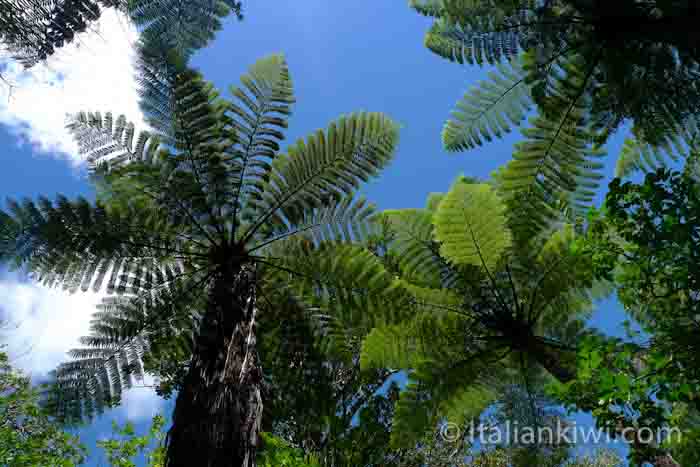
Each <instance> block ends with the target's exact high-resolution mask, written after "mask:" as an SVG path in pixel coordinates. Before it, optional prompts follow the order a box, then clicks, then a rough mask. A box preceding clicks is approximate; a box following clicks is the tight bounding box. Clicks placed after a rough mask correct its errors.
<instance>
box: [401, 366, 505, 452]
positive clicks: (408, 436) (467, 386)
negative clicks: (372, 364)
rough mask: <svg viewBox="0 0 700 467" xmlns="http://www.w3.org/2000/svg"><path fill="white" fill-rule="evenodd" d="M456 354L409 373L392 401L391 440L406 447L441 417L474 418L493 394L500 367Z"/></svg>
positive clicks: (444, 418) (459, 421)
mask: <svg viewBox="0 0 700 467" xmlns="http://www.w3.org/2000/svg"><path fill="white" fill-rule="evenodd" d="M500 365H502V363H500V362H491V366H489V367H486V366H485V365H483V364H478V363H477V364H474V362H473V361H472V360H471V359H466V360H465V359H463V358H459V359H457V360H451V361H450V362H444V361H443V362H432V361H431V362H425V363H424V364H423V365H422V366H421V367H420V368H419V369H418V370H416V371H413V372H411V373H409V379H410V383H409V385H408V387H407V388H406V389H405V390H404V391H402V392H401V394H400V396H399V400H398V401H397V403H396V412H395V415H394V424H393V429H392V437H391V443H392V446H393V447H395V448H401V447H408V446H412V445H414V443H415V442H417V441H418V440H420V439H421V438H422V437H423V436H424V435H425V433H426V432H427V431H433V430H434V429H435V427H436V426H437V425H438V424H439V423H440V422H441V421H445V420H447V421H450V422H454V423H458V424H460V425H461V424H463V423H464V422H465V421H468V420H472V419H478V417H479V416H480V415H481V414H482V412H483V411H484V410H486V409H487V408H488V407H489V406H490V405H491V404H492V403H493V402H494V401H495V400H496V398H497V392H494V391H493V389H490V387H494V386H495V384H494V381H496V380H497V378H498V375H499V373H500V372H501V371H502V368H501V366H500Z"/></svg>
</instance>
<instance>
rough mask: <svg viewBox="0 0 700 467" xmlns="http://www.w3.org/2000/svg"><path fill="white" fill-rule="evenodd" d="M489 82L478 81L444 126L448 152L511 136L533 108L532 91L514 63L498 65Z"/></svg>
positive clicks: (444, 138) (520, 68)
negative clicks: (511, 132) (507, 135)
mask: <svg viewBox="0 0 700 467" xmlns="http://www.w3.org/2000/svg"><path fill="white" fill-rule="evenodd" d="M497 70H498V71H493V72H490V73H489V80H487V81H481V82H479V83H478V84H477V85H476V86H475V87H474V88H472V89H471V90H470V91H469V92H467V93H466V94H465V95H464V97H463V98H462V99H461V100H460V101H459V102H458V103H457V107H456V109H455V110H454V111H453V112H452V118H451V119H450V120H448V122H447V123H446V124H445V128H444V129H443V131H442V141H443V144H444V146H445V148H446V149H447V150H448V151H464V150H467V149H474V148H475V147H477V146H481V145H482V144H483V142H484V140H486V141H491V140H492V139H493V138H494V137H496V138H500V137H502V136H503V135H504V134H507V133H510V131H511V126H519V125H520V124H521V123H522V122H523V120H524V119H525V115H526V114H527V113H528V111H529V110H530V109H531V108H532V98H531V97H530V89H529V86H528V84H527V82H526V80H525V70H524V69H523V67H522V65H521V64H520V63H519V62H518V61H516V60H513V61H511V62H509V63H508V64H499V65H498V68H497Z"/></svg>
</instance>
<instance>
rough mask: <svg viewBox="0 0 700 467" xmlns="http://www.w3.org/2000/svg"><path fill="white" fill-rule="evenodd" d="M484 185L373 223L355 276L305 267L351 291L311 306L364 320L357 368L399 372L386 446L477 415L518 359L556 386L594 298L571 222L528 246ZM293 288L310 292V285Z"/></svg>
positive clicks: (566, 373) (463, 183) (342, 319)
mask: <svg viewBox="0 0 700 467" xmlns="http://www.w3.org/2000/svg"><path fill="white" fill-rule="evenodd" d="M494 185H495V186H492V185H488V184H479V183H475V182H474V181H473V180H468V179H465V178H461V179H460V180H459V181H458V182H457V183H456V184H455V186H454V187H453V188H452V190H451V191H450V192H449V193H448V194H446V195H437V194H436V195H432V196H431V199H430V200H429V202H428V208H427V209H423V210H421V209H408V210H401V211H397V210H392V211H387V212H386V213H382V214H381V215H380V216H377V217H376V218H375V227H376V228H378V229H382V232H384V233H383V235H384V236H385V239H384V241H385V242H384V244H383V246H382V248H381V250H379V251H377V252H376V254H378V255H379V258H386V261H384V262H380V261H378V260H376V259H372V257H366V258H364V259H362V256H363V255H362V254H361V253H358V254H357V256H356V258H357V259H356V262H355V263H354V264H355V265H356V266H355V267H354V268H347V266H348V264H349V263H348V262H346V261H343V260H330V261H329V263H328V264H322V263H316V264H315V265H314V267H313V268H309V271H310V273H311V271H312V270H313V271H314V273H315V274H320V275H327V276H334V277H336V278H341V277H347V278H348V280H349V282H348V285H349V284H352V286H351V287H352V292H351V293H349V294H348V292H345V291H344V292H342V293H338V292H337V291H335V290H334V291H332V292H330V291H329V292H328V297H332V298H333V299H332V300H331V299H330V298H327V299H325V300H321V301H318V302H315V303H317V304H318V307H319V308H320V309H321V310H323V311H324V312H327V313H328V314H329V315H330V316H332V317H333V318H334V319H335V320H336V321H337V322H338V323H339V325H338V327H340V328H341V329H342V328H343V327H344V326H345V323H353V322H352V321H350V319H349V318H348V317H354V316H356V314H358V313H360V312H364V313H365V316H367V318H365V323H366V324H364V327H362V326H360V328H359V329H360V331H359V333H360V334H359V335H361V336H366V337H364V339H363V344H362V353H361V358H360V361H361V364H362V367H363V368H364V369H367V370H369V369H379V368H389V369H394V370H396V369H401V370H406V371H408V372H409V379H410V383H409V386H408V388H407V389H406V390H405V391H403V392H402V393H401V395H400V397H399V401H398V403H397V406H396V414H395V419H394V427H395V430H393V431H392V446H393V447H396V448H398V447H402V448H405V447H407V446H410V445H411V443H413V442H415V441H416V440H417V439H418V438H420V436H422V435H423V434H424V433H425V430H426V429H427V428H429V427H431V426H435V424H436V423H438V421H439V420H441V419H444V418H445V417H447V418H448V419H449V420H452V421H454V422H455V423H463V422H465V421H467V420H469V419H471V418H473V417H478V416H479V414H480V413H481V412H482V411H483V410H484V408H485V407H487V406H489V405H490V404H491V403H493V402H494V401H495V399H497V397H498V394H499V393H500V391H502V390H503V388H504V385H505V384H506V383H507V382H508V381H511V380H512V378H513V377H514V375H515V374H517V372H518V369H519V368H520V367H521V364H522V362H521V361H519V359H518V358H517V356H523V357H526V358H525V360H526V361H530V359H532V360H533V361H535V362H537V363H538V364H539V365H541V366H544V367H545V368H546V369H547V370H549V371H550V372H551V373H553V374H554V376H556V377H557V378H563V379H567V380H568V379H570V378H571V377H572V375H573V374H574V370H575V360H574V359H573V355H574V354H573V351H572V350H573V345H575V343H576V341H577V339H578V338H579V336H580V335H581V332H582V329H583V320H584V319H585V318H586V317H587V316H588V315H589V313H590V310H591V300H592V299H593V297H594V296H595V295H594V292H593V285H594V282H593V276H592V272H591V263H590V259H589V258H588V257H587V256H586V255H585V254H583V252H582V250H581V249H577V248H576V246H575V245H576V243H575V240H576V239H577V233H576V231H575V229H574V228H573V227H572V226H565V227H564V228H563V230H561V231H555V233H553V234H549V235H544V234H543V235H540V236H539V237H534V238H523V235H524V234H523V231H522V230H515V231H512V232H511V231H509V230H508V228H507V220H508V218H509V216H510V215H511V214H512V213H511V212H510V211H509V210H508V206H507V205H506V206H504V205H503V204H502V203H501V202H500V201H499V199H498V195H497V191H496V189H497V187H498V182H496V183H495V184H494ZM470 222H474V224H473V225H472V224H470ZM469 227H472V233H474V234H475V235H473V236H472V235H470V234H469V232H470V231H469ZM518 245H524V246H523V247H521V248H518ZM482 250H483V251H482ZM465 252H466V253H465ZM448 254H449V256H448ZM480 254H481V256H483V259H484V261H482V258H480ZM457 255H461V256H457ZM455 256H456V257H455ZM466 257H469V258H471V260H469V261H466V260H461V259H460V258H466ZM394 259H396V260H394ZM361 265H364V266H363V267H360V266H361ZM370 265H371V266H370ZM363 268H367V270H368V271H369V270H371V271H372V273H371V274H370V273H364V272H362V271H363ZM382 271H383V272H382ZM370 277H373V278H377V279H373V280H367V278H370ZM336 280H338V279H336ZM303 292H304V293H305V294H307V295H315V296H318V294H317V293H316V292H317V290H315V289H312V288H311V287H310V286H309V287H308V288H307V289H306V290H305V291H303ZM339 297H342V298H339ZM341 300H342V304H343V306H342V307H341V308H339V309H338V308H335V307H334V305H335V303H341ZM377 304H379V305H381V306H378V305H377ZM347 329H358V328H357V327H356V325H355V324H348V327H347ZM528 336H529V337H528Z"/></svg>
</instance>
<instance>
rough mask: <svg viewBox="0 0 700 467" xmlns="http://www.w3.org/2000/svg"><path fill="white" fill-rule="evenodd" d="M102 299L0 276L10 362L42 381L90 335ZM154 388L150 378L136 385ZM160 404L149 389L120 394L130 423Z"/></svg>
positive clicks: (0, 313)
mask: <svg viewBox="0 0 700 467" xmlns="http://www.w3.org/2000/svg"><path fill="white" fill-rule="evenodd" d="M102 296H103V295H102V294H96V293H91V292H87V293H81V292H78V293H75V294H69V293H67V292H64V291H63V290H61V289H59V288H49V287H45V286H43V285H39V284H36V283H33V282H24V281H21V280H19V278H18V276H16V275H11V274H10V275H3V276H2V277H0V297H1V298H2V300H1V301H0V320H7V321H8V323H9V324H8V326H7V327H6V329H4V330H2V335H3V336H2V337H3V339H2V340H3V341H5V342H7V345H8V349H7V350H8V353H9V355H10V358H11V360H12V364H13V365H14V366H15V367H17V368H20V369H22V370H23V371H25V372H26V373H27V374H29V375H31V376H33V377H35V378H40V379H41V378H44V377H45V376H46V375H47V374H48V372H50V371H51V370H53V369H55V368H56V367H57V366H58V365H59V364H60V363H62V362H65V361H66V360H68V355H67V352H68V351H69V350H70V349H73V348H76V347H80V343H79V338H80V337H81V336H85V335H87V334H89V328H90V319H91V317H92V313H93V312H94V311H95V305H97V304H98V303H99V301H100V300H101V297H102ZM152 384H153V379H152V378H150V377H146V378H145V379H144V381H143V382H138V383H137V385H144V386H149V385H152ZM162 404H163V401H162V399H160V398H159V397H158V396H157V395H156V394H155V392H154V391H153V389H150V388H136V389H133V390H131V391H128V392H127V393H126V394H125V395H124V399H123V401H122V409H120V412H121V413H123V414H125V415H126V416H127V418H129V419H133V420H143V419H150V418H151V417H152V416H153V415H155V414H156V413H158V412H159V411H160V410H162Z"/></svg>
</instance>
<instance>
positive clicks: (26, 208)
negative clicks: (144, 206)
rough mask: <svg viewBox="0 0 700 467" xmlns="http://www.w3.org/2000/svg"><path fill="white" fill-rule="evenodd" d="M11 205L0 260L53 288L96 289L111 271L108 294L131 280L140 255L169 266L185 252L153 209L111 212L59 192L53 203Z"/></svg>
mask: <svg viewBox="0 0 700 467" xmlns="http://www.w3.org/2000/svg"><path fill="white" fill-rule="evenodd" d="M8 204H9V208H10V211H11V212H12V214H3V215H2V218H3V219H4V221H3V224H4V225H5V227H4V228H3V230H4V231H7V232H10V235H7V236H6V238H5V241H4V249H3V250H2V251H0V258H2V259H3V260H5V261H9V262H12V263H13V264H14V265H15V266H17V267H20V266H23V265H27V266H29V268H30V270H31V271H32V273H33V274H34V275H35V277H36V278H37V279H38V280H39V281H41V282H43V283H45V284H46V285H49V286H53V285H62V286H63V288H64V289H65V290H69V291H71V292H74V291H77V290H78V289H79V288H81V289H83V290H87V289H88V288H89V287H90V284H92V287H93V288H94V289H95V290H98V289H100V288H101V287H102V286H103V284H104V280H105V278H106V277H107V272H108V271H110V270H111V274H110V278H109V281H108V287H107V289H108V292H110V293H111V292H113V291H114V290H117V291H119V292H123V291H126V290H127V287H128V281H130V280H131V276H130V275H129V274H128V272H129V271H131V270H132V269H134V268H136V265H137V264H138V263H139V262H140V261H141V260H142V259H145V258H151V259H153V260H157V261H159V262H161V263H162V264H167V263H169V262H170V261H172V258H174V257H177V256H178V254H179V253H184V250H182V246H181V242H180V241H178V240H177V239H176V238H175V237H174V236H172V232H170V231H169V230H168V229H167V228H166V227H165V226H164V225H163V224H162V219H161V218H160V217H159V216H158V215H157V213H154V212H153V211H150V212H149V211H144V210H140V209H136V208H135V209H125V210H121V211H120V210H112V211H109V212H108V211H106V210H105V208H104V207H103V206H102V205H100V204H98V205H96V206H92V205H91V204H90V203H88V201H87V200H85V199H78V200H76V201H69V200H68V199H66V198H65V197H60V196H59V197H58V199H57V201H56V202H54V203H52V202H51V201H49V200H47V199H46V198H40V199H39V202H38V203H34V202H32V201H30V200H25V201H24V202H23V203H22V204H20V203H17V202H15V201H9V202H8ZM8 237H9V238H8ZM169 258H170V259H169ZM141 267H143V266H141ZM137 269H138V268H137ZM125 273H126V274H125Z"/></svg>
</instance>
